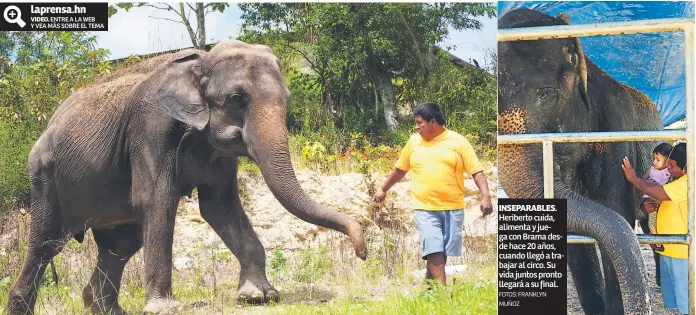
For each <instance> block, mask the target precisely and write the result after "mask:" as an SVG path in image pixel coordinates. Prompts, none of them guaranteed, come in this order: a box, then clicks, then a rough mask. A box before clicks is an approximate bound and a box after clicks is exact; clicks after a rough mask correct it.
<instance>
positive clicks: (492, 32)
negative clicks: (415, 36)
mask: <svg viewBox="0 0 696 315" xmlns="http://www.w3.org/2000/svg"><path fill="white" fill-rule="evenodd" d="M478 20H479V21H481V23H482V27H481V30H478V31H476V30H462V31H456V30H454V29H450V33H449V36H448V39H447V40H446V41H445V42H444V43H443V44H442V46H443V48H444V47H447V46H456V49H453V50H452V51H450V53H452V54H453V55H455V56H457V57H459V58H461V59H462V60H464V61H466V62H469V63H472V62H471V61H470V59H475V60H476V61H478V63H479V65H480V66H481V67H484V66H485V65H486V64H487V63H490V56H488V51H489V50H493V51H496V50H497V49H498V18H497V17H493V18H488V17H480V18H478Z"/></svg>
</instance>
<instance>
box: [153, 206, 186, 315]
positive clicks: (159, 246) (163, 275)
mask: <svg viewBox="0 0 696 315" xmlns="http://www.w3.org/2000/svg"><path fill="white" fill-rule="evenodd" d="M176 201H177V199H175V198H172V197H171V196H170V195H168V196H167V197H163V198H155V204H154V205H152V206H150V207H147V208H145V209H144V210H143V217H144V222H143V250H144V252H143V254H144V255H143V258H144V262H145V299H146V303H145V308H144V309H143V312H144V313H146V314H148V313H151V314H168V313H172V312H177V311H179V310H181V308H182V307H183V306H184V304H183V303H181V302H179V301H176V300H175V299H174V296H173V294H172V243H173V240H174V220H175V217H176V206H177V203H176Z"/></svg>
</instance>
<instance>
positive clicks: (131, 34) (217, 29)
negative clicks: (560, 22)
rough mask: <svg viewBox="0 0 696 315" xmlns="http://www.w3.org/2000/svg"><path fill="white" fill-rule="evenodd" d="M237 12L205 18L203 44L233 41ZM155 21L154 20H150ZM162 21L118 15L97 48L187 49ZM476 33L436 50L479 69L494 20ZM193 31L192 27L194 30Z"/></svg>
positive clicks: (181, 34) (490, 45) (491, 44)
mask: <svg viewBox="0 0 696 315" xmlns="http://www.w3.org/2000/svg"><path fill="white" fill-rule="evenodd" d="M240 16H241V11H240V10H239V8H237V6H236V5H235V4H231V5H230V7H229V8H227V9H226V10H225V12H224V13H219V12H213V13H210V14H208V15H207V16H206V37H207V42H208V43H211V42H217V41H220V40H224V39H228V38H230V37H231V38H234V37H235V36H236V35H237V34H238V32H239V29H240V27H241V23H242V21H241V19H240ZM151 17H155V18H157V19H154V18H151ZM162 18H169V19H178V17H177V15H176V14H175V13H172V12H166V11H162V10H157V9H153V8H147V7H141V8H133V9H131V10H130V11H129V12H125V10H123V9H119V12H118V13H117V14H116V15H114V16H112V17H111V18H110V19H109V31H108V32H94V34H95V35H96V36H97V42H98V47H101V48H106V49H109V50H110V51H111V55H110V56H109V59H118V58H123V57H127V56H129V55H132V54H149V53H154V52H159V51H166V50H170V49H177V48H183V47H191V46H192V45H191V39H190V37H189V35H188V32H187V31H186V27H185V26H184V25H183V24H181V23H174V22H171V21H167V20H163V19H162ZM479 20H480V21H481V22H482V24H483V27H482V29H481V30H480V31H472V30H465V31H455V30H453V29H452V30H450V35H449V37H448V38H447V40H445V41H444V42H443V43H442V44H441V45H440V46H441V47H448V46H456V48H454V49H453V50H451V53H452V54H454V55H455V56H457V57H459V58H461V59H462V60H464V61H468V62H470V59H475V60H477V61H478V63H479V64H480V65H481V66H482V67H483V66H484V65H485V64H486V63H487V61H488V59H489V57H488V56H487V51H488V50H491V49H495V47H496V45H497V44H496V43H497V42H496V32H497V18H495V17H494V18H486V17H483V18H480V19H479ZM194 29H195V26H194Z"/></svg>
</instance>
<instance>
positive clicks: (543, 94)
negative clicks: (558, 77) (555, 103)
mask: <svg viewBox="0 0 696 315" xmlns="http://www.w3.org/2000/svg"><path fill="white" fill-rule="evenodd" d="M554 92H555V91H554V89H552V88H542V89H537V96H538V97H539V99H542V100H547V99H548V98H549V97H550V96H552V95H553V93H554Z"/></svg>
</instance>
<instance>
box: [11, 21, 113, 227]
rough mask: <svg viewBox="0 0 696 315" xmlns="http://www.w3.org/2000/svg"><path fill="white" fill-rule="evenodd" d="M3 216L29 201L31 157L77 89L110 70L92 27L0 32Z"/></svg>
mask: <svg viewBox="0 0 696 315" xmlns="http://www.w3.org/2000/svg"><path fill="white" fill-rule="evenodd" d="M0 52H1V53H2V55H1V56H3V58H2V60H0V139H2V140H0V174H2V176H0V215H2V214H3V210H5V209H3V208H6V207H7V206H8V205H12V204H14V203H18V202H19V203H22V202H26V201H27V199H28V193H29V178H28V174H27V164H26V163H27V156H28V153H29V150H30V149H31V147H32V146H33V144H34V142H35V141H36V139H37V138H38V137H39V135H40V133H41V131H42V130H43V129H44V127H45V124H46V123H47V122H48V118H49V117H51V115H52V114H53V112H54V111H55V109H56V107H57V106H58V105H59V104H60V102H61V101H63V100H64V99H65V98H67V97H68V95H70V93H72V92H73V91H75V90H76V89H78V88H80V87H81V86H84V85H86V84H88V83H90V82H92V81H93V80H94V79H95V78H96V77H97V76H99V75H102V74H105V73H108V72H110V71H111V66H110V65H109V64H108V63H106V62H104V60H105V58H106V56H107V54H108V51H107V50H105V49H99V48H97V47H96V37H95V36H94V35H91V34H90V33H88V32H3V33H0Z"/></svg>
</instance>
